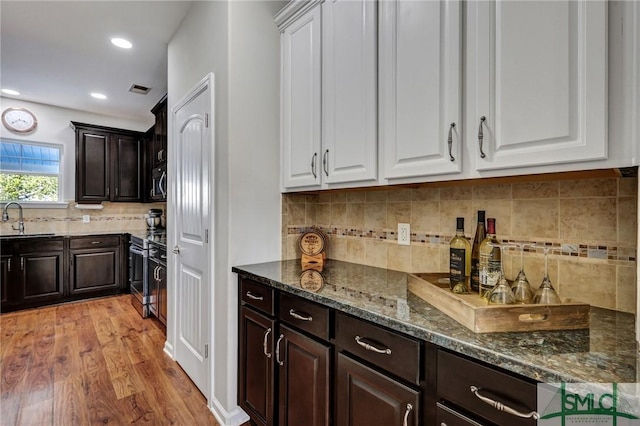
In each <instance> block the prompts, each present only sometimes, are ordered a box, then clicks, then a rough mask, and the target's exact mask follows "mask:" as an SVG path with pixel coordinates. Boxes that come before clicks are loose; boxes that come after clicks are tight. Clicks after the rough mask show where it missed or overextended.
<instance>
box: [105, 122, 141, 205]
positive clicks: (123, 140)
mask: <svg viewBox="0 0 640 426" xmlns="http://www.w3.org/2000/svg"><path fill="white" fill-rule="evenodd" d="M142 144H143V139H142V138H139V137H135V136H131V135H117V134H116V135H111V146H112V149H113V159H114V161H113V188H114V189H113V194H111V195H112V200H113V201H129V202H140V201H142V180H141V177H142V159H143V146H142Z"/></svg>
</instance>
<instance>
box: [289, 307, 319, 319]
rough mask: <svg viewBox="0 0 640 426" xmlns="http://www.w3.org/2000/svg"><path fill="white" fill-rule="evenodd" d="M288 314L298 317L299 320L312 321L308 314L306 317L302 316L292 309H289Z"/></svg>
mask: <svg viewBox="0 0 640 426" xmlns="http://www.w3.org/2000/svg"><path fill="white" fill-rule="evenodd" d="M289 315H291V316H292V317H294V318H295V319H299V320H301V321H313V317H312V316H311V315H309V316H308V317H305V316H302V315H300V314H299V313H297V312H296V311H294V310H293V309H289Z"/></svg>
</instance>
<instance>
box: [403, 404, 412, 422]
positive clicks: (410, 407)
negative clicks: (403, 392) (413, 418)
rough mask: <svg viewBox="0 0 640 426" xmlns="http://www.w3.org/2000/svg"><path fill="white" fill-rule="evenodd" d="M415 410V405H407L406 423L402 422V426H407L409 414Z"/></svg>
mask: <svg viewBox="0 0 640 426" xmlns="http://www.w3.org/2000/svg"><path fill="white" fill-rule="evenodd" d="M411 410H413V405H411V404H407V409H406V410H405V412H404V421H403V422H402V426H407V425H408V423H407V420H408V419H409V413H410V412H411Z"/></svg>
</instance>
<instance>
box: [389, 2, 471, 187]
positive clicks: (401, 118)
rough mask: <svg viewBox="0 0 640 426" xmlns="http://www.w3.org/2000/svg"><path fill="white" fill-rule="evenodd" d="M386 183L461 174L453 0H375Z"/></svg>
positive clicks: (458, 36) (457, 29)
mask: <svg viewBox="0 0 640 426" xmlns="http://www.w3.org/2000/svg"><path fill="white" fill-rule="evenodd" d="M380 13H381V17H380V120H381V122H380V137H381V141H380V147H381V152H384V178H386V179H391V178H404V177H414V176H428V175H438V174H445V173H459V172H460V171H461V165H462V158H461V153H462V149H461V143H462V140H461V132H460V128H461V122H460V119H461V112H460V109H461V96H462V93H461V80H460V76H461V66H462V63H461V60H460V59H461V57H460V55H461V48H460V46H461V42H462V40H461V27H460V20H461V18H460V17H461V11H460V2H458V1H444V0H443V1H411V0H409V1H406V0H395V1H384V2H381V3H380Z"/></svg>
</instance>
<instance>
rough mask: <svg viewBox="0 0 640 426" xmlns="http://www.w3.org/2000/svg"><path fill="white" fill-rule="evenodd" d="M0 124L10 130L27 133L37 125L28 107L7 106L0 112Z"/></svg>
mask: <svg viewBox="0 0 640 426" xmlns="http://www.w3.org/2000/svg"><path fill="white" fill-rule="evenodd" d="M2 124H4V127H6V128H7V129H9V130H11V131H12V132H17V133H29V132H31V131H33V130H35V128H36V127H37V126H38V120H37V119H36V116H35V115H33V113H32V112H31V111H29V110H28V109H24V108H7V109H5V110H4V112H3V113H2Z"/></svg>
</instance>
